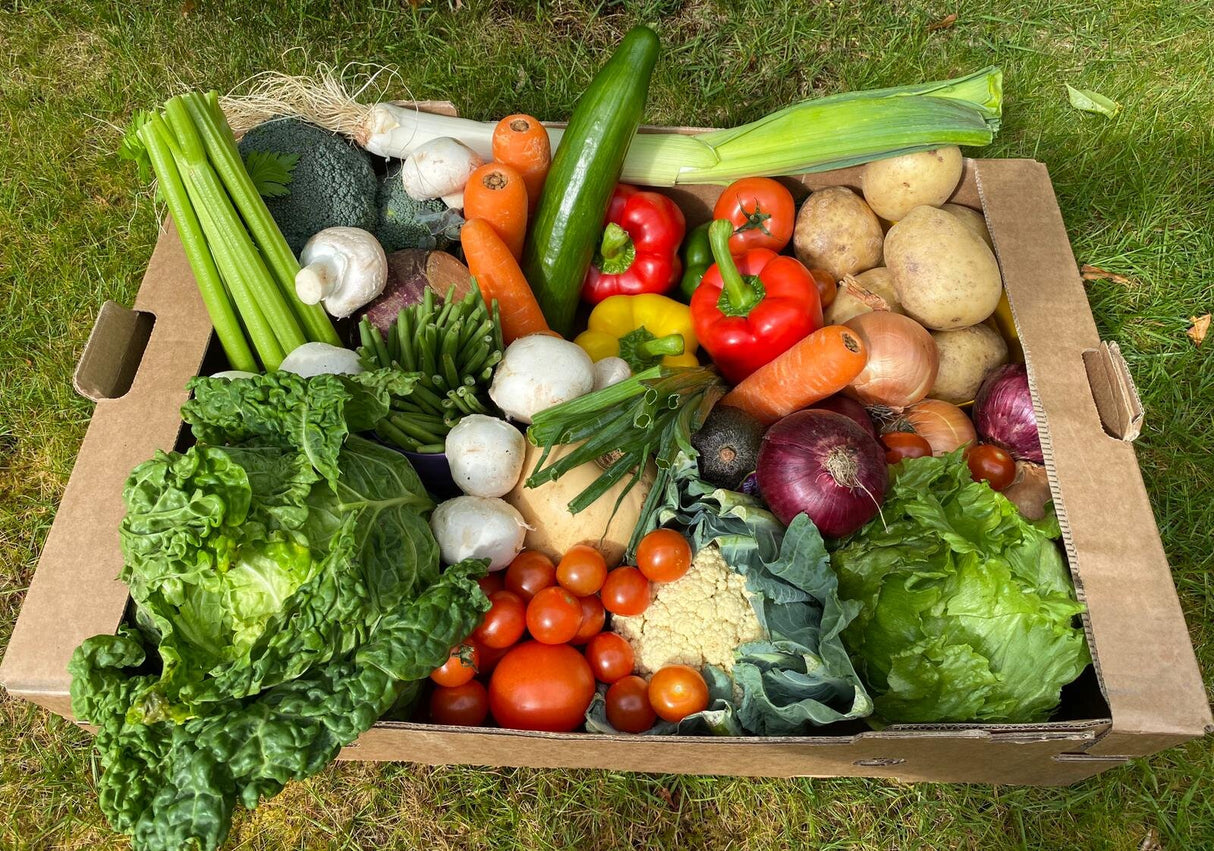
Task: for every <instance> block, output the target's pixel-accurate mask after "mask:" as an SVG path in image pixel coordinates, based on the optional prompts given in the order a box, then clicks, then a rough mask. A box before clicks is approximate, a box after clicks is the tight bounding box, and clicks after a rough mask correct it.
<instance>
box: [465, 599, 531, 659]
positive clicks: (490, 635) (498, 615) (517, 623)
mask: <svg viewBox="0 0 1214 851" xmlns="http://www.w3.org/2000/svg"><path fill="white" fill-rule="evenodd" d="M489 603H490V604H491V605H490V607H489V611H487V612H485V617H484V619H483V620H482V621H481V623H480V626H478V627H477V628H476V629H474V630H472V637H473V638H475V639H476V640H477V642H478V643H480V644H483V645H485V646H486V647H509V646H510V645H511V644H514V643H515V642H516V641H518V640H519V639H520V638H522V637H523V631H524V630H525V629H526V628H527V607H526V605H525V604H524V603H523V601H522V598H520V597H519V595H518V594H515V593H514V592H513V591H494V592H493V593H492V594H490V595H489Z"/></svg>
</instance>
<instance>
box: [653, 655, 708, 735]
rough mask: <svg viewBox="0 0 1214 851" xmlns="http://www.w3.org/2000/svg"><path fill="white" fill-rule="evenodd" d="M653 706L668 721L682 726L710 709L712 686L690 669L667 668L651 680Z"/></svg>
mask: <svg viewBox="0 0 1214 851" xmlns="http://www.w3.org/2000/svg"><path fill="white" fill-rule="evenodd" d="M649 705H650V706H652V707H653V711H654V712H656V713H657V714H658V716H659V717H660V718H662V720H664V721H669V722H671V723H672V724H675V723H678V722H679V721H682V720H683V719H684V718H686V717H687V716H688V715H691V714H692V713H695V712H702V711H703V710H705V709H707V708H708V683H706V682H704V678H703V677H702V676H700V672H699V671H697V670H696V669H695V668H692V667H690V666H688V665H667V666H666V667H665V668H662V669H661V670H660V671H658V672H657V673H656V674H654V675H653V677H652V678H651V679H650V680H649Z"/></svg>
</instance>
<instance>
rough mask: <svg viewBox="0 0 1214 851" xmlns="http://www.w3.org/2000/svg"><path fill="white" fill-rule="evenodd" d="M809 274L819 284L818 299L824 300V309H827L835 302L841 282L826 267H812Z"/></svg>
mask: <svg viewBox="0 0 1214 851" xmlns="http://www.w3.org/2000/svg"><path fill="white" fill-rule="evenodd" d="M809 274H810V276H811V277H812V278H813V279H814V283H815V284H817V285H818V301H820V302H822V309H823V310H826V308H828V307H830V306H831V305H832V304H834V303H835V296H837V295H838V294H839V282H838V281H836V280H835V276H834V275H832V274H831V273H830V272H827V271H826V270H825V269H810V270H809Z"/></svg>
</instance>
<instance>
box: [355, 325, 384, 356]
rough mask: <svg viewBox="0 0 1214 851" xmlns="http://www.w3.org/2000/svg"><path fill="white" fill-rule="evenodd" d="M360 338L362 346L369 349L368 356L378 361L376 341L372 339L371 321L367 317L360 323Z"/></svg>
mask: <svg viewBox="0 0 1214 851" xmlns="http://www.w3.org/2000/svg"><path fill="white" fill-rule="evenodd" d="M358 339H359V342H360V343H362V347H363V348H364V349H366V350H367V354H368V356H370V357H371V358H373V359H375V360H376V361H377V362H378V360H379V356H378V355H377V354H376V353H375V343H374V341H372V339H371V323H370V322H368V321H367V320H365V319H364V320H363V321H362V322H359V323H358ZM379 365H380V366H387V364H386V363H381V364H379Z"/></svg>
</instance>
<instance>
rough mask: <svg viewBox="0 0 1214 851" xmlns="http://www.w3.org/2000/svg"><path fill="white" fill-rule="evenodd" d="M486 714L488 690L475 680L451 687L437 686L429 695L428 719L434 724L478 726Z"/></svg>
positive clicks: (487, 709)
mask: <svg viewBox="0 0 1214 851" xmlns="http://www.w3.org/2000/svg"><path fill="white" fill-rule="evenodd" d="M488 715H489V692H488V691H486V689H485V686H484V684H482V683H480V682H478V681H477V680H469V681H468V682H466V683H464V684H463V685H459V686H454V687H453V688H446V687H443V686H439V687H438V688H436V689H435V690H434V693H433V694H431V695H430V720H431V721H433V722H434V723H435V724H451V725H453V726H456V727H479V726H480V725H481V724H484V723H485V718H487V717H488Z"/></svg>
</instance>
